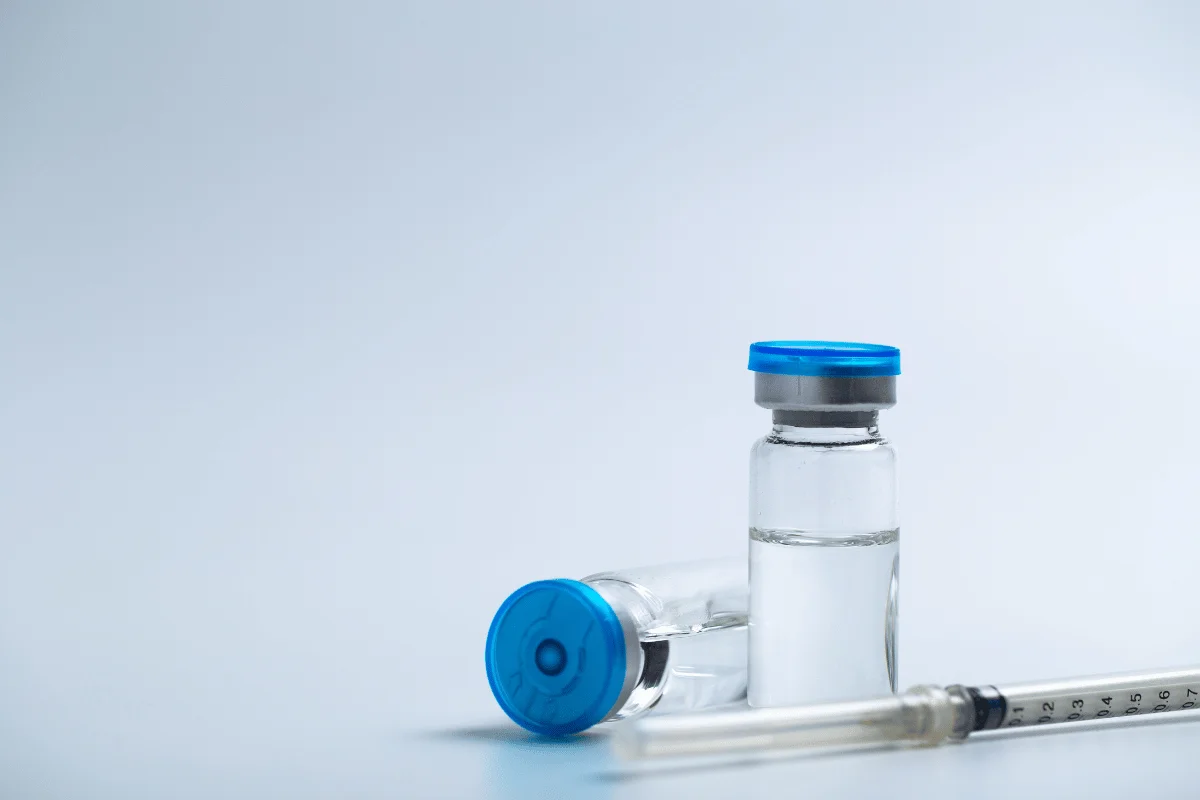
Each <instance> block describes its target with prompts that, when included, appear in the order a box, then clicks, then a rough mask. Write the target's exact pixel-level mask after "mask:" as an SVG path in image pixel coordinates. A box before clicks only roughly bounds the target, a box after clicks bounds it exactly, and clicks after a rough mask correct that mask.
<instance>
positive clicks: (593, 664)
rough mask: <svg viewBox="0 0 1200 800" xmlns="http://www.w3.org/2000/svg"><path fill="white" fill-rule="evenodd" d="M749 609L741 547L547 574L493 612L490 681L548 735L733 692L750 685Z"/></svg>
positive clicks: (523, 718) (720, 699) (683, 707)
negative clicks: (706, 556) (708, 556)
mask: <svg viewBox="0 0 1200 800" xmlns="http://www.w3.org/2000/svg"><path fill="white" fill-rule="evenodd" d="M747 612H748V589H747V581H746V561H745V559H740V558H737V559H725V560H717V561H697V562H692V563H685V564H674V565H670V566H662V567H645V568H641V569H631V570H622V571H618V572H601V573H598V574H596V575H590V576H588V577H586V578H584V579H582V580H579V581H575V580H566V579H560V580H548V581H537V582H535V583H530V584H527V585H525V586H522V587H521V588H520V589H517V590H516V591H515V592H513V593H512V594H511V595H509V597H508V599H507V600H505V601H504V603H503V604H501V606H500V609H499V610H498V611H497V612H496V616H495V617H494V618H493V620H492V625H491V628H490V630H489V631H488V637H487V650H486V652H485V656H484V661H485V664H486V667H487V676H488V683H489V684H490V685H491V688H492V694H493V695H495V697H496V701H497V702H498V703H499V704H500V707H501V708H502V709H504V712H505V713H506V714H508V716H509V717H511V718H512V720H513V721H514V722H516V723H517V724H518V725H520V726H521V727H523V728H526V729H527V730H530V731H533V732H534V733H540V734H543V735H546V736H565V735H568V734H572V733H579V732H580V731H583V730H586V729H587V728H590V727H591V726H593V725H595V724H597V723H599V722H603V721H606V720H611V719H625V718H628V717H632V716H635V715H637V714H640V713H643V712H645V711H649V710H650V709H654V710H656V711H691V710H698V709H702V708H708V707H710V706H717V705H723V704H726V703H732V702H735V701H738V700H742V699H744V698H745V696H746V653H747V643H746V618H747Z"/></svg>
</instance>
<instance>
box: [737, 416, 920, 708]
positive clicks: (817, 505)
mask: <svg viewBox="0 0 1200 800" xmlns="http://www.w3.org/2000/svg"><path fill="white" fill-rule="evenodd" d="M831 423H836V424H831ZM899 528H900V521H899V513H898V504H897V471H896V452H895V450H894V448H893V447H892V445H891V444H890V443H889V442H888V441H887V440H886V439H885V438H883V436H882V435H881V434H880V432H879V428H878V423H877V415H876V413H875V412H861V411H860V412H856V413H853V414H842V415H838V414H836V412H835V413H834V414H829V413H820V412H801V413H793V412H787V411H776V412H774V424H773V426H772V428H771V431H770V433H768V434H767V435H766V436H764V437H763V438H762V439H760V440H758V442H756V443H755V445H754V448H753V450H752V453H751V460H750V676H749V687H748V700H749V702H750V704H751V705H753V706H785V705H798V704H806V703H815V702H828V701H836V700H848V699H854V698H859V697H872V696H876V695H880V694H886V693H889V692H895V690H896V677H897V660H896V633H897V631H896V627H897V610H898V609H897V591H898V579H899V533H900V532H899Z"/></svg>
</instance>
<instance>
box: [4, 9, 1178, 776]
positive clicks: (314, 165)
mask: <svg viewBox="0 0 1200 800" xmlns="http://www.w3.org/2000/svg"><path fill="white" fill-rule="evenodd" d="M838 8H839V9H842V10H836V11H834V10H831V9H830V4H782V3H780V4H775V3H764V4H758V5H756V6H755V7H753V8H751V7H748V6H747V5H746V4H733V5H731V4H724V3H695V2H686V3H685V2H666V3H653V4H649V5H647V4H643V3H624V4H622V3H618V4H615V5H614V4H604V5H596V6H594V7H588V8H585V7H583V6H582V5H580V4H568V5H566V6H563V5H557V4H546V3H540V4H526V3H517V4H500V5H498V4H483V3H480V4H478V5H470V4H460V3H417V4H404V3H358V2H354V3H348V4H347V3H339V4H334V3H328V4H311V3H290V2H289V3H282V2H279V3H274V2H272V3H267V2H249V3H236V4H235V3H216V4H213V3H132V2H118V3H109V4H95V3H69V2H68V3H58V4H44V3H10V4H6V6H5V9H4V10H3V11H0V108H2V109H3V112H2V114H0V116H2V117H3V123H2V124H0V385H2V387H3V388H2V389H0V420H2V423H0V424H2V425H3V427H2V429H0V430H2V432H3V437H2V441H0V487H2V488H0V545H2V547H0V797H3V798H5V800H26V798H29V799H31V800H40V799H41V798H47V799H51V798H52V799H54V800H57V799H58V798H72V800H78V799H79V798H120V799H121V800H133V799H135V798H167V797H169V798H205V800H211V798H217V797H220V798H231V799H232V798H262V797H288V798H308V797H313V798H316V797H339V798H340V797H354V798H398V797H404V798H408V797H413V798H424V797H452V798H460V797H461V798H472V797H479V798H531V797H581V798H591V797H596V798H608V797H614V798H616V797H622V798H623V797H688V798H697V799H698V798H729V797H760V796H761V797H773V798H775V797H843V796H844V797H870V798H879V797H893V798H901V797H926V798H959V797H968V796H969V797H981V798H982V797H1031V798H1033V797H1055V798H1061V797H1090V798H1102V797H1112V798H1124V797H1133V796H1137V797H1196V796H1198V795H1200V772H1198V771H1197V767H1196V754H1197V753H1198V752H1200V725H1196V724H1192V723H1191V722H1190V721H1184V720H1183V719H1182V718H1181V719H1180V720H1178V721H1172V720H1170V719H1168V718H1165V717H1164V718H1161V719H1156V720H1155V721H1154V723H1153V724H1143V725H1135V726H1133V727H1121V726H1120V725H1119V724H1117V725H1116V726H1115V727H1114V726H1109V727H1107V728H1103V729H1097V730H1086V731H1081V730H1078V729H1076V730H1074V731H1072V732H1063V733H1061V734H1058V733H1054V732H1051V731H1049V730H1046V731H1041V730H1039V731H1037V732H1036V735H1030V734H1025V735H1022V736H1018V737H1014V738H1006V739H1002V740H998V739H993V740H989V741H984V740H980V741H973V742H969V743H967V744H965V745H963V746H956V747H943V748H938V749H932V750H924V751H907V752H894V751H890V752H874V753H865V754H861V753H860V754H854V755H842V756H836V757H821V758H812V757H807V758H789V759H783V760H772V761H770V762H766V763H763V762H761V761H755V762H753V763H749V762H739V763H736V764H723V765H713V764H701V765H696V764H692V765H688V766H686V767H679V766H673V765H654V766H650V767H638V768H636V769H635V768H631V767H630V766H629V765H624V764H621V763H619V762H616V761H614V760H613V758H612V756H611V755H610V753H609V750H608V747H607V742H606V739H605V737H604V735H603V732H602V731H601V732H600V733H598V734H597V735H594V736H587V737H581V738H578V739H576V740H572V741H569V742H550V741H543V740H537V739H534V738H531V737H528V736H526V735H524V734H523V733H521V732H520V731H519V730H518V729H516V728H515V727H514V726H513V725H512V724H511V723H509V722H508V721H507V720H506V719H505V718H504V716H503V715H502V714H501V712H500V711H499V709H498V707H497V706H496V704H495V702H494V701H493V699H492V698H491V695H490V693H489V691H488V688H487V683H486V680H485V678H484V672H483V664H482V650H483V640H484V634H485V632H486V629H487V624H488V622H489V620H490V617H491V614H492V612H493V611H494V610H495V608H496V606H497V604H498V603H499V602H500V601H501V600H502V599H503V598H504V597H505V595H506V594H507V593H508V592H509V591H511V590H512V589H513V588H515V587H516V586H518V585H520V584H522V583H524V582H526V581H529V580H534V579H537V578H545V577H558V576H567V577H570V576H580V575H583V574H586V573H590V572H593V571H597V570H601V569H606V568H620V567H627V566H636V565H639V564H649V563H656V562H667V561H672V560H680V559H683V558H687V557H694V556H709V555H713V556H715V555H722V554H732V555H738V554H742V553H744V552H745V547H746V538H745V537H746V533H745V512H746V497H745V486H746V456H747V451H748V448H749V446H750V443H751V442H752V441H753V439H755V438H756V437H758V436H760V435H761V434H762V433H763V431H764V430H765V428H766V425H767V417H766V414H765V412H762V411H761V410H759V409H757V408H755V407H754V405H753V404H752V401H751V382H750V378H749V376H748V374H747V373H746V372H745V356H746V345H747V344H748V343H749V342H751V341H754V340H757V339H766V338H780V337H792V338H831V339H838V338H841V339H851V340H864V341H882V342H886V343H892V344H896V345H899V346H900V347H901V348H902V350H903V353H904V356H903V358H904V375H903V376H902V377H901V380H900V403H899V405H898V406H897V408H896V409H894V410H892V411H889V412H887V413H885V415H884V417H883V430H884V432H885V433H886V434H887V435H888V436H890V437H891V438H893V439H894V440H895V441H896V442H897V443H898V445H899V447H900V453H901V465H902V519H903V526H902V531H903V532H902V535H901V538H902V544H901V552H902V562H903V569H902V578H901V605H900V609H901V610H900V615H901V634H900V650H901V655H900V663H901V682H902V683H903V684H904V685H911V684H916V683H942V684H945V683H956V682H961V683H1005V682H1012V681H1017V680H1031V679H1038V678H1052V677H1059V676H1067V675H1074V674H1083V673H1095V672H1108V671H1116V670H1127V669H1137V668H1143V667H1147V668H1148V667H1166V666H1176V665H1184V664H1189V663H1197V662H1200V593H1198V592H1197V591H1196V577H1195V575H1196V568H1197V564H1198V563H1200V560H1198V559H1200V545H1198V544H1197V538H1196V534H1197V531H1196V513H1195V508H1196V496H1197V495H1196V485H1197V478H1198V477H1200V466H1198V461H1197V457H1196V453H1197V452H1200V433H1198V432H1197V429H1196V427H1195V426H1194V425H1193V424H1191V419H1192V417H1193V415H1194V406H1195V405H1196V402H1197V398H1200V378H1198V377H1197V372H1196V368H1195V362H1196V359H1195V353H1196V352H1197V351H1198V348H1200V315H1197V313H1196V301H1195V297H1196V289H1197V280H1198V278H1197V272H1196V270H1195V265H1196V263H1197V261H1198V257H1200V228H1198V227H1197V226H1196V220H1197V219H1200V192H1198V191H1197V187H1198V186H1200V136H1197V133H1196V132H1197V130H1200V82H1198V81H1197V79H1196V76H1197V75H1200V61H1198V59H1200V55H1198V53H1200V51H1198V50H1197V49H1196V48H1195V42H1196V39H1197V34H1198V33H1200V17H1198V16H1197V12H1196V9H1195V7H1194V6H1193V5H1192V4H1188V3H1167V2H1161V3H1139V4H1132V3H1130V4H1100V5H1097V4H1095V3H1086V4H1083V3H1080V4H1074V3H1058V4H1052V5H1050V6H1047V5H1046V4H1035V3H1009V4H1004V6H1003V8H1002V9H1001V8H997V9H993V10H983V9H979V8H975V7H974V6H972V7H971V8H970V9H967V8H966V7H964V6H963V5H962V4H958V3H943V4H922V3H918V4H904V5H903V6H901V5H898V4H890V3H879V4H871V3H863V4H851V5H848V6H844V7H843V6H838Z"/></svg>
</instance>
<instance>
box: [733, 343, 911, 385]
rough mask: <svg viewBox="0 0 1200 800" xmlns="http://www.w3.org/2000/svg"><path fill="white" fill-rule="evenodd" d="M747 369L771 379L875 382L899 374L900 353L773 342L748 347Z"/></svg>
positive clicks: (858, 345)
mask: <svg viewBox="0 0 1200 800" xmlns="http://www.w3.org/2000/svg"><path fill="white" fill-rule="evenodd" d="M749 368H750V370H751V371H753V372H765V373H768V374H771V375H807V376H812V377H826V378H877V377H886V376H890V375H899V374H900V351H899V350H898V349H896V348H895V347H889V346H888V345H886V344H864V343H860V342H816V341H783V340H781V341H773V342H755V343H754V344H752V345H750V363H749Z"/></svg>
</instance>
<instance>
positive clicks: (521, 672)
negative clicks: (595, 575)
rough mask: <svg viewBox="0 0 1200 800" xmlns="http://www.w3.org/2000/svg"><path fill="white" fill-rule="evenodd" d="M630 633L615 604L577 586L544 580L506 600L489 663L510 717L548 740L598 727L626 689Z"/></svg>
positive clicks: (491, 638) (495, 622)
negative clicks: (622, 623) (627, 635)
mask: <svg viewBox="0 0 1200 800" xmlns="http://www.w3.org/2000/svg"><path fill="white" fill-rule="evenodd" d="M625 655H626V654H625V635H624V632H623V630H622V628H621V621H620V620H619V619H618V618H617V614H616V612H615V611H614V610H613V608H612V606H610V605H609V604H608V603H606V602H605V601H604V598H602V597H601V596H600V595H599V593H597V592H596V590H595V589H593V588H592V587H590V586H588V585H587V584H584V583H580V582H579V581H572V580H565V579H563V580H551V581H537V582H535V583H530V584H527V585H525V586H522V587H521V588H520V589H517V590H516V591H515V592H513V593H512V594H511V595H509V597H508V599H507V600H505V601H504V602H503V603H502V604H501V606H500V609H499V610H498V611H497V612H496V616H495V617H494V618H493V619H492V625H491V628H490V629H489V630H488V636H487V651H486V652H485V654H484V663H485V665H486V667H487V676H488V683H489V684H490V685H491V687H492V694H493V695H495V697H496V702H498V703H499V704H500V707H501V708H502V709H504V713H506V714H508V716H509V717H511V718H512V720H513V722H515V723H517V724H518V725H520V726H521V727H523V728H525V729H527V730H530V731H533V732H534V733H539V734H542V735H544V736H566V735H569V734H572V733H579V732H580V731H582V730H586V729H587V728H590V727H592V726H593V725H595V724H596V723H597V722H600V721H601V720H603V719H604V718H605V717H607V716H608V715H609V713H611V712H612V710H613V707H614V706H615V705H616V704H617V700H618V698H619V697H620V695H621V690H622V687H623V685H624V683H625V677H626V675H625V670H626V661H625Z"/></svg>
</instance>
